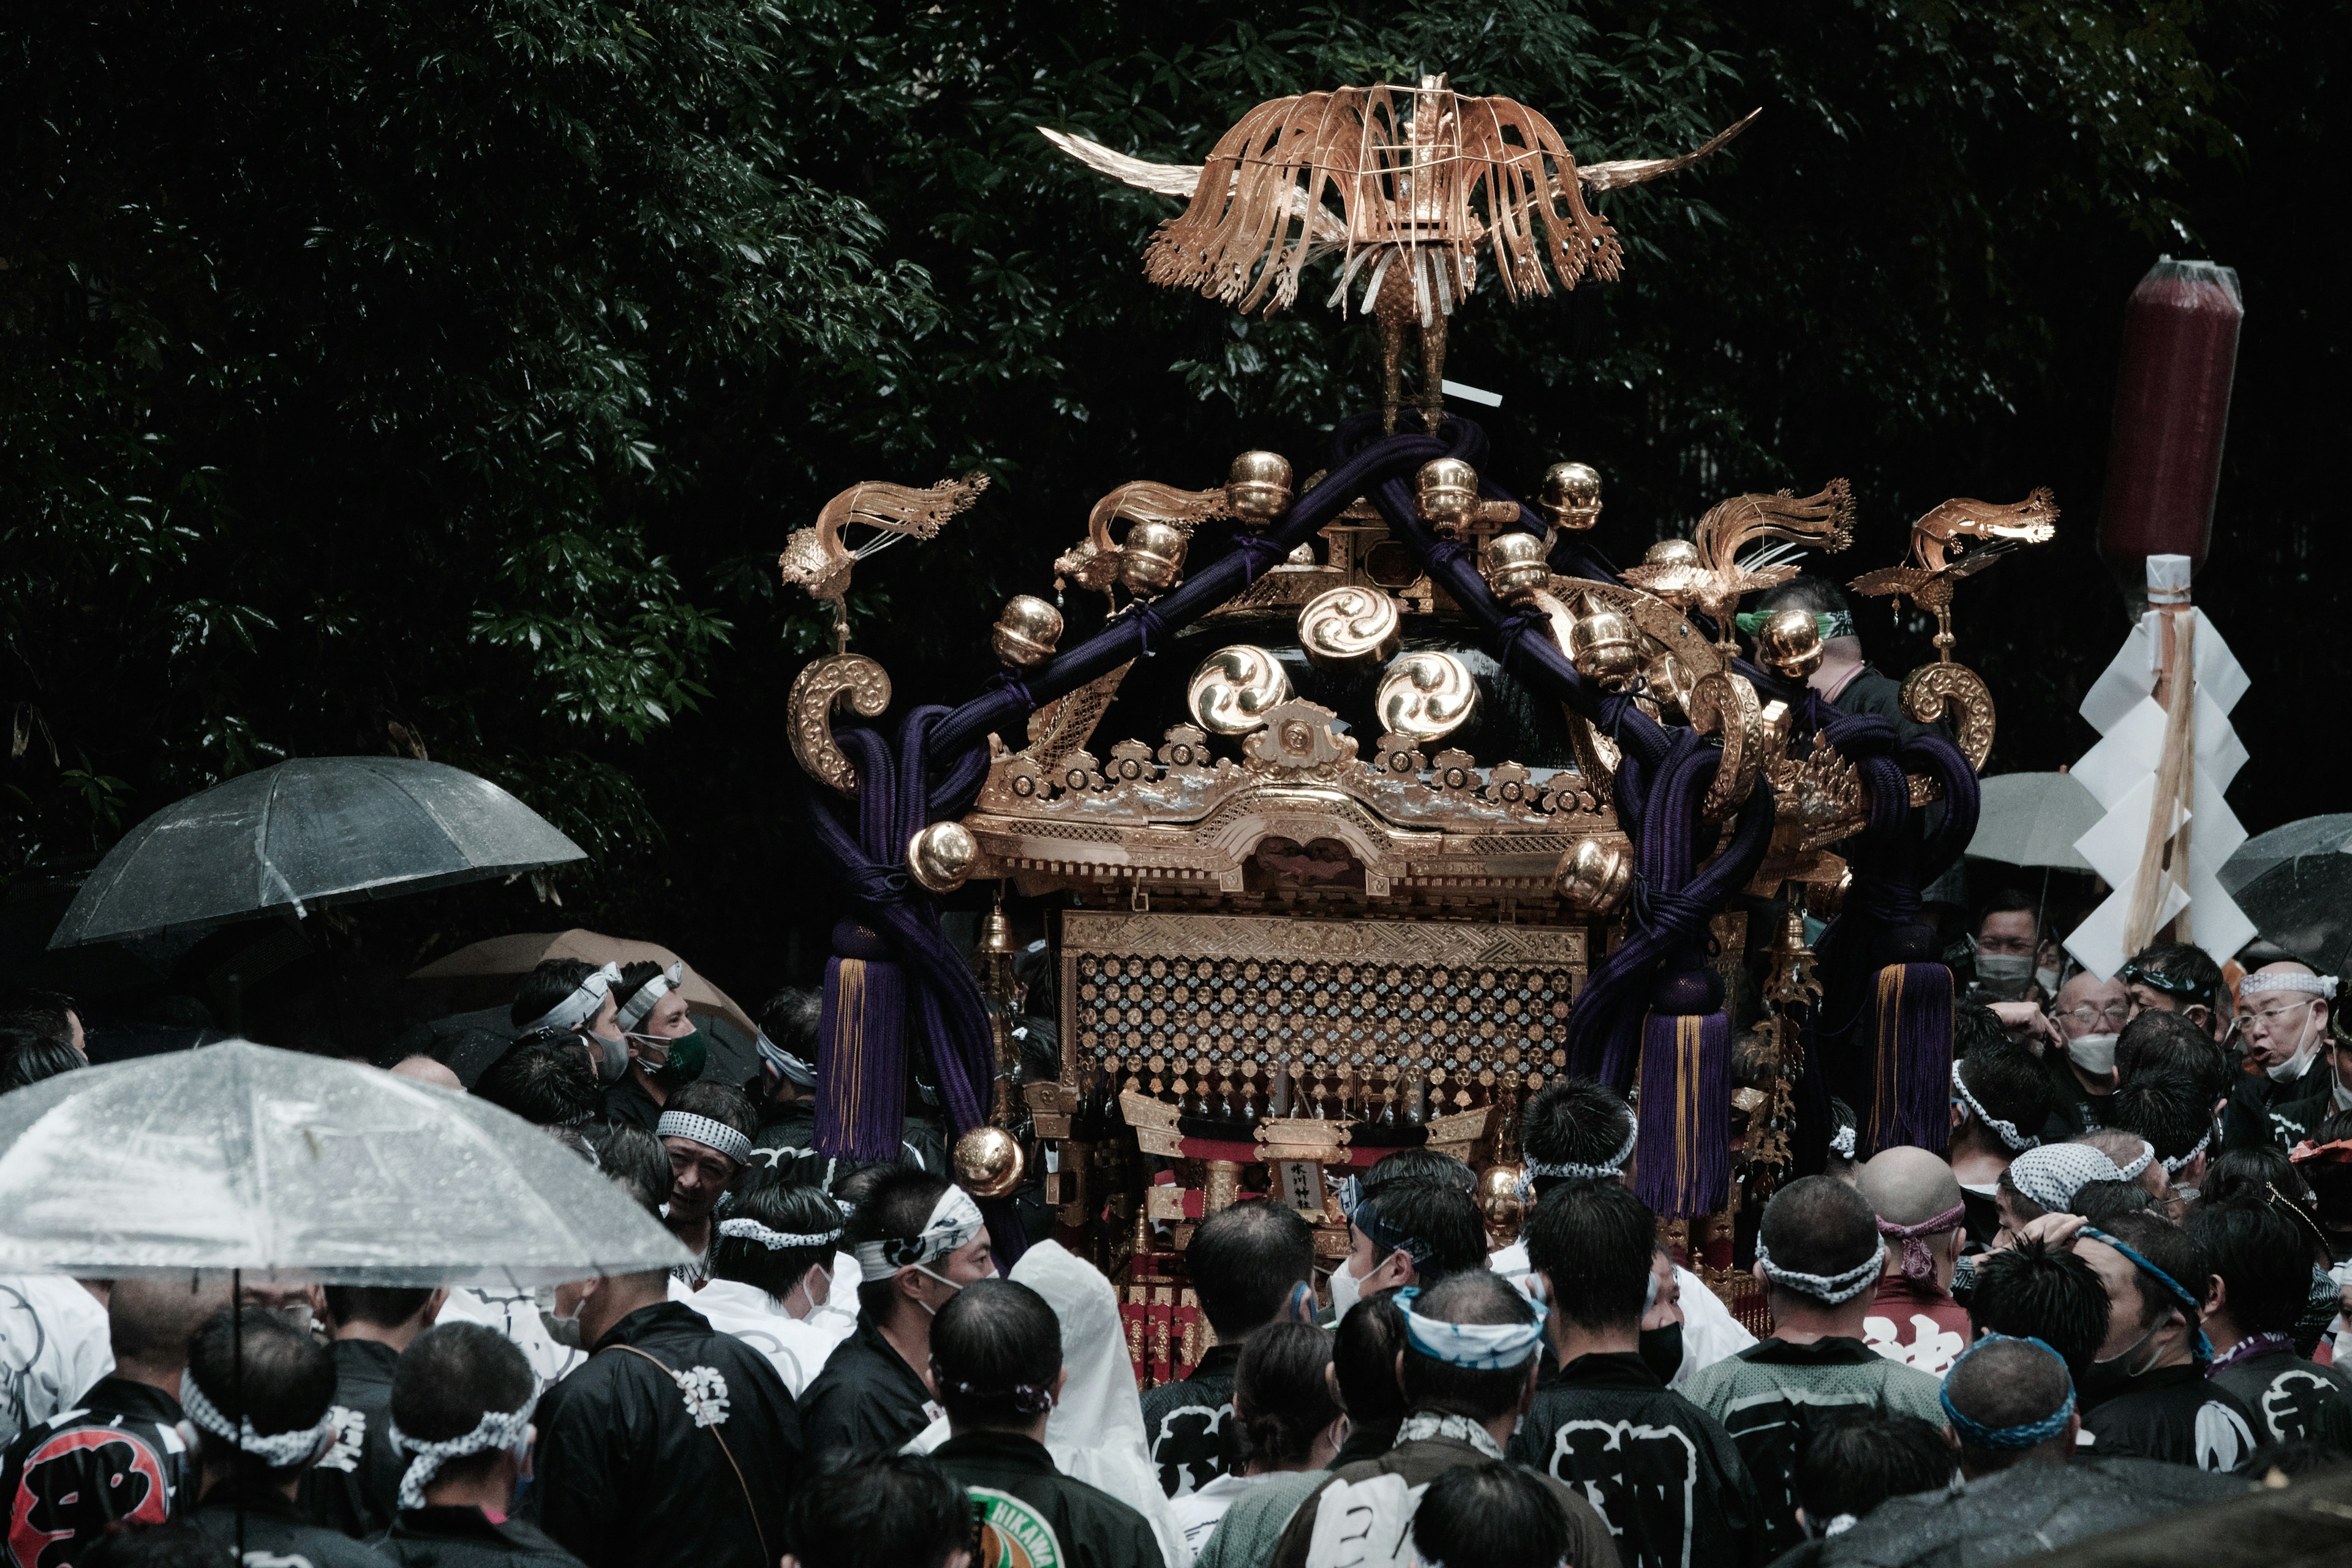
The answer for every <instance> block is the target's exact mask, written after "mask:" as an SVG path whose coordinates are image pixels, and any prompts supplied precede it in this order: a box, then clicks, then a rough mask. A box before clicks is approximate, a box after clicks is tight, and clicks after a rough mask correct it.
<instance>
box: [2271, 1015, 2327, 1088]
mask: <svg viewBox="0 0 2352 1568" xmlns="http://www.w3.org/2000/svg"><path fill="white" fill-rule="evenodd" d="M2318 1054H2319V1042H2318V1041H2317V1040H2315V1039H2314V1038H2312V1035H2311V1008H2310V1006H2309V1005H2307V1004H2306V1005H2305V1007H2304V1009H2303V1029H2302V1032H2301V1033H2299V1034H2298V1035H2296V1037H2295V1047H2294V1052H2293V1054H2291V1055H2290V1056H2288V1058H2286V1060H2284V1061H2283V1062H2281V1063H2279V1064H2278V1066H2276V1067H2270V1068H2263V1071H2264V1072H2266V1073H2268V1074H2269V1075H2270V1079H2271V1081H2272V1082H2273V1083H2293V1082H2294V1080H2295V1079H2299V1078H2301V1077H2302V1076H2303V1074H2304V1069H2305V1068H2308V1067H2310V1066H2311V1058H2313V1057H2315V1056H2317V1055H2318Z"/></svg>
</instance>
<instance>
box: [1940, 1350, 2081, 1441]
mask: <svg viewBox="0 0 2352 1568" xmlns="http://www.w3.org/2000/svg"><path fill="white" fill-rule="evenodd" d="M1997 1340H2007V1341H2010V1342H2012V1343H2023V1344H2029V1345H2032V1346H2033V1347H2034V1348H2035V1349H2037V1350H2039V1351H2041V1352H2043V1353H2044V1354H2046V1355H2048V1356H2049V1357H2050V1359H2051V1360H2053V1361H2054V1362H2056V1363H2058V1364H2059V1366H2060V1367H2061V1368H2062V1369H2063V1367H2064V1366H2065V1364H2066V1358H2065V1357H2064V1356H2062V1355H2060V1354H2059V1353H2058V1352H2056V1351H2054V1350H2052V1349H2051V1348H2050V1346H2049V1344H2048V1343H2047V1342H2045V1341H2042V1340H2039V1339H2035V1338H2034V1337H2033V1336H2032V1335H2030V1334H2028V1335H2025V1336H2022V1337H2021V1336H2018V1335H2015V1334H1990V1333H1989V1334H1987V1335H1985V1336H1984V1337H1983V1338H1982V1339H1980V1340H1979V1341H1977V1342H1976V1343H1974V1344H1972V1345H1970V1346H1969V1348H1968V1349H1966V1350H1964V1351H1962V1352H1960V1353H1959V1355H1958V1357H1956V1358H1955V1359H1954V1360H1953V1362H1952V1364H1951V1365H1950V1366H1948V1367H1947V1368H1945V1370H1944V1381H1943V1383H1942V1384H1938V1385H1937V1389H1936V1397H1937V1399H1938V1400H1940V1401H1942V1402H1943V1406H1944V1417H1945V1419H1946V1420H1948V1421H1949V1422H1950V1423H1951V1425H1952V1432H1953V1434H1954V1435H1955V1436H1958V1438H1959V1440H1960V1441H1961V1442H1962V1443H1964V1444H1966V1445H1967V1446H1968V1447H1971V1448H2004V1449H2015V1448H2038V1447H2041V1446H2042V1444H2044V1443H2047V1442H2049V1441H2050V1440H2051V1439H2052V1438H2053V1437H2055V1436H2058V1435H2059V1434H2060V1433H2062V1432H2063V1431H2065V1430H2066V1422H2067V1420H2068V1419H2069V1418H2070V1417H2071V1416H2073V1415H2074V1378H2073V1376H2072V1374H2069V1375H2068V1377H2067V1380H2066V1402H2065V1403H2064V1404H2063V1405H2060V1406H2058V1408H2057V1409H2055V1410H2053V1411H2052V1412H2051V1413H2050V1414H2049V1415H2044V1416H2043V1417H2042V1419H2041V1420H2039V1421H2026V1422H2021V1423H2020V1424H2019V1425H2017V1426H1986V1425H1985V1424H1984V1423H1983V1422H1981V1421H1975V1420H1971V1419H1970V1418H1969V1417H1968V1416H1966V1415H1961V1414H1960V1412H1959V1409H1958V1406H1956V1405H1953V1404H1952V1373H1956V1372H1958V1371H1959V1370H1960V1363H1961V1362H1964V1361H1966V1360H1968V1359H1969V1357H1970V1356H1972V1355H1974V1354H1976V1353H1977V1352H1979V1351H1980V1350H1982V1349H1984V1347H1985V1346H1987V1345H1989V1344H1991V1343H1993V1342H1995V1341H1997Z"/></svg>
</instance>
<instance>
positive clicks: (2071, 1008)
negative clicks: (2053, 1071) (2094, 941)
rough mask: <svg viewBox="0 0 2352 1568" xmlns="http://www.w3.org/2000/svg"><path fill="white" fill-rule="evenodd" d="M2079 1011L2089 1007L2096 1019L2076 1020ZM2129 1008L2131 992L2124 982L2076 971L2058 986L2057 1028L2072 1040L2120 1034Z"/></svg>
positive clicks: (2084, 970)
mask: <svg viewBox="0 0 2352 1568" xmlns="http://www.w3.org/2000/svg"><path fill="white" fill-rule="evenodd" d="M2079 1008H2088V1009H2089V1010H2090V1012H2091V1013H2092V1014H2093V1015H2095V1016H2091V1017H2087V1018H2078V1017H2076V1016H2074V1015H2075V1012H2076V1010H2077V1009H2079ZM2130 1009H2131V992H2130V991H2129V990H2127V989H2126V987H2125V985H2124V983H2123V982H2122V981H2120V980H2102V979H2100V978H2099V977H2098V976H2097V975H2095V974H2094V973H2091V972H2090V971H2089V970H2087V969H2081V970H2076V971H2075V972H2074V973H2073V974H2071V975H2069V976H2067V978H2066V984H2063V985H2061V986H2060V987H2058V1001H2057V1003H2056V1005H2055V1011H2056V1013H2057V1015H2058V1029H2059V1032H2060V1033H2061V1034H2063V1035H2064V1036H2065V1037H2067V1038H2068V1039H2070V1040H2071V1039H2074V1038H2076V1037H2079V1036H2083V1035H2113V1034H2116V1033H2119V1032H2120V1031H2121V1030H2122V1028H2123V1026H2124V1015H2125V1014H2126V1013H2127V1012H2129V1011H2130Z"/></svg>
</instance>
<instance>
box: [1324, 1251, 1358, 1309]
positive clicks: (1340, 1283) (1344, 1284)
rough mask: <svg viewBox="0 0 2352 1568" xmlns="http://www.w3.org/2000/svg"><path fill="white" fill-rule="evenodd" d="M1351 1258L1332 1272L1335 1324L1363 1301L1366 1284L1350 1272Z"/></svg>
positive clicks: (1332, 1305) (1352, 1260)
mask: <svg viewBox="0 0 2352 1568" xmlns="http://www.w3.org/2000/svg"><path fill="white" fill-rule="evenodd" d="M1354 1261H1355V1259H1353V1258H1349V1260H1348V1262H1346V1263H1342V1264H1340V1265H1339V1268H1334V1269H1333V1270H1331V1318H1332V1321H1334V1322H1337V1321H1339V1319H1341V1318H1344V1317H1346V1316H1347V1315H1348V1309H1349V1308H1350V1307H1353V1306H1354V1305H1355V1304H1356V1303H1357V1302H1358V1301H1360V1300H1363V1295H1364V1282H1363V1281H1362V1280H1360V1279H1357V1278H1356V1277H1355V1275H1353V1274H1352V1273H1350V1272H1349V1264H1352V1263H1353V1262H1354Z"/></svg>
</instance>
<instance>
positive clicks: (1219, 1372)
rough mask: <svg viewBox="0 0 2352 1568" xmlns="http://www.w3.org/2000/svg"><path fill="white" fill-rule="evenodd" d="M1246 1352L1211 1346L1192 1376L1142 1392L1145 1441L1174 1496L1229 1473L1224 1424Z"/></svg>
mask: <svg viewBox="0 0 2352 1568" xmlns="http://www.w3.org/2000/svg"><path fill="white" fill-rule="evenodd" d="M1241 1359H1242V1347H1241V1346H1239V1345H1237V1344H1233V1345H1211V1346H1210V1347H1209V1348H1208V1350H1207V1351H1205V1352H1202V1356H1201V1361H1200V1364H1199V1365H1197V1366H1195V1367H1193V1369H1192V1376H1190V1377H1187V1378H1185V1379H1183V1380H1181V1382H1177V1383H1163V1384H1160V1386H1159V1387H1157V1388H1147V1389H1145V1390H1144V1391H1143V1441H1144V1443H1145V1445H1146V1446H1147V1447H1150V1450H1151V1462H1152V1464H1154V1465H1155V1466H1157V1467H1159V1470H1160V1490H1161V1491H1164V1492H1166V1493H1167V1494H1168V1495H1169V1496H1170V1497H1182V1496H1184V1495H1185V1494H1186V1493H1188V1492H1196V1491H1199V1490H1200V1489H1202V1487H1204V1486H1207V1485H1208V1484H1209V1483H1210V1482H1211V1481H1213V1480H1215V1479H1217V1478H1218V1477H1219V1476H1222V1475H1223V1474H1224V1473H1225V1443H1224V1427H1225V1420H1226V1418H1227V1417H1228V1416H1230V1415H1233V1413H1234V1367H1235V1366H1236V1365H1238V1364H1239V1363H1240V1362H1241Z"/></svg>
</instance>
